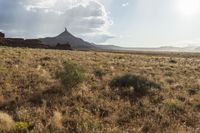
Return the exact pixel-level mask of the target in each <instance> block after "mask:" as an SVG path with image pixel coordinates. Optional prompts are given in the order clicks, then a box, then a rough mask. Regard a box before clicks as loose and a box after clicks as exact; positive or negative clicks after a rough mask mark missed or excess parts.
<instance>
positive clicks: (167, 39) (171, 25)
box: [0, 0, 200, 47]
mask: <svg viewBox="0 0 200 133" xmlns="http://www.w3.org/2000/svg"><path fill="white" fill-rule="evenodd" d="M65 27H67V29H68V30H69V31H70V32H71V33H73V34H74V35H75V36H78V37H81V38H83V39H84V40H87V41H89V42H93V43H96V44H102V45H105V44H107V45H117V46H122V47H160V46H178V47H183V46H200V0H0V31H1V32H4V33H6V36H7V37H22V38H42V37H47V36H48V37H50V36H56V35H58V34H59V33H61V32H63V31H64V28H65Z"/></svg>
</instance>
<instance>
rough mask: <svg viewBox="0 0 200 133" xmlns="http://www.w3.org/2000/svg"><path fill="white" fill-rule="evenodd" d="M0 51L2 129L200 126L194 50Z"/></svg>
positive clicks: (138, 129)
mask: <svg viewBox="0 0 200 133" xmlns="http://www.w3.org/2000/svg"><path fill="white" fill-rule="evenodd" d="M0 53H1V54H0V60H1V62H0V110H1V112H0V132H3V131H8V132H9V131H10V132H36V133H37V132H55V133H56V132H58V133H62V132H63V133H64V132H75V133H80V132H86V133H90V132H94V131H95V132H141V133H146V132H150V133H155V132H160V133H162V132H169V133H172V132H181V133H184V132H191V133H193V132H199V131H200V129H199V125H200V115H199V112H200V99H199V97H200V69H199V67H200V65H199V57H200V55H199V54H191V53H189V54H185V53H181V54H180V53H178V54H177V53H169V54H168V53H164V54H162V53H157V54H155V53H154V54H151V53H150V54H148V52H144V53H142V52H141V53H134V52H133V53H108V52H92V51H89V52H81V51H67V52H66V51H64V50H61V51H58V50H46V49H21V48H6V47H0ZM2 125H3V126H2Z"/></svg>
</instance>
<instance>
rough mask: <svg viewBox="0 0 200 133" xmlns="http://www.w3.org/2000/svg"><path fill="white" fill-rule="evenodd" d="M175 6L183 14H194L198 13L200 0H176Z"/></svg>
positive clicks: (199, 11)
mask: <svg viewBox="0 0 200 133" xmlns="http://www.w3.org/2000/svg"><path fill="white" fill-rule="evenodd" d="M176 8H177V11H178V12H179V13H180V14H181V15H183V16H188V17H189V16H196V15H197V14H199V13H200V0H177V6H176Z"/></svg>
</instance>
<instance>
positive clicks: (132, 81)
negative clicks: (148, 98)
mask: <svg viewBox="0 0 200 133" xmlns="http://www.w3.org/2000/svg"><path fill="white" fill-rule="evenodd" d="M110 86H111V87H118V88H120V89H121V90H122V91H124V90H125V89H124V88H133V89H134V93H137V94H140V95H145V94H146V92H147V91H148V90H149V89H151V88H160V85H159V84H157V83H155V82H153V81H149V80H147V79H146V78H144V77H141V76H137V75H131V74H126V75H124V76H119V77H115V78H114V79H113V80H112V81H111V83H110ZM130 90H131V89H130ZM128 93H129V92H128Z"/></svg>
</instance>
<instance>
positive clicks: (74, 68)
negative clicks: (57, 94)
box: [57, 62, 85, 89]
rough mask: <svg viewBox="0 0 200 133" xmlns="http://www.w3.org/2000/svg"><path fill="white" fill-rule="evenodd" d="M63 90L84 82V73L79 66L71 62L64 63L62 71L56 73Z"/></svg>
mask: <svg viewBox="0 0 200 133" xmlns="http://www.w3.org/2000/svg"><path fill="white" fill-rule="evenodd" d="M57 76H58V78H59V79H60V80H61V83H62V85H63V86H64V88H65V89H71V88H73V87H75V86H77V85H78V84H79V83H81V82H82V81H83V80H84V77H85V71H84V69H83V68H82V67H80V66H79V65H77V64H75V63H72V62H65V63H64V68H63V70H61V71H59V72H58V73H57Z"/></svg>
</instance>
